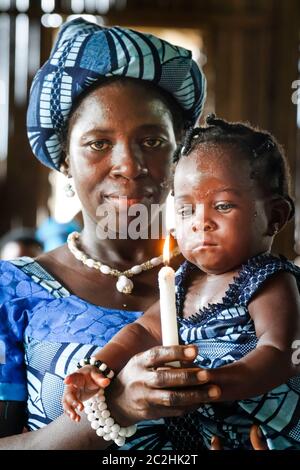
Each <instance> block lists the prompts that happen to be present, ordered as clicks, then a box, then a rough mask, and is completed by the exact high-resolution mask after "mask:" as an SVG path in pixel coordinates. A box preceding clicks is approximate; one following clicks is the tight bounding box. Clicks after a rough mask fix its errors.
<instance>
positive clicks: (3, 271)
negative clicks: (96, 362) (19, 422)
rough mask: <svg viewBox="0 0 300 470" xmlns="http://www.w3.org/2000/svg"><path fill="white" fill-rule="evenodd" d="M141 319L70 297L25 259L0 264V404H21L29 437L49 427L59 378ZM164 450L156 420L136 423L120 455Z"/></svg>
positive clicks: (55, 413) (57, 411) (58, 410)
mask: <svg viewBox="0 0 300 470" xmlns="http://www.w3.org/2000/svg"><path fill="white" fill-rule="evenodd" d="M108 295H109V294H108ZM141 315H142V312H132V311H125V310H116V309H109V308H104V307H99V306H96V305H93V304H91V303H89V302H86V301H84V300H83V299H80V298H78V297H76V296H75V295H72V294H71V293H70V292H69V291H68V290H66V289H65V288H64V287H63V286H62V285H61V284H60V283H59V282H58V281H57V280H55V279H54V278H53V277H52V276H51V275H50V274H49V273H48V272H47V271H46V270H45V269H44V268H43V267H42V266H40V265H39V264H38V263H37V262H35V261H34V260H33V259H31V258H28V257H24V258H19V259H17V260H14V261H12V262H8V261H1V262H0V400H16V401H27V427H28V429H29V430H31V431H34V430H37V429H40V428H41V427H44V426H46V425H47V424H49V423H51V421H53V420H55V419H56V418H58V417H59V416H60V415H61V414H62V413H63V410H62V406H61V398H62V394H63V389H64V385H63V380H64V378H65V376H66V375H68V374H70V373H71V372H74V371H75V370H76V366H77V362H78V361H79V360H80V359H82V358H83V357H85V356H90V355H92V354H94V353H95V352H96V351H97V350H99V349H101V348H102V347H103V346H104V345H105V344H106V343H107V342H108V341H109V340H110V339H111V338H112V337H113V336H114V335H115V334H116V333H117V332H118V331H119V330H120V329H121V328H123V327H124V326H125V325H127V324H129V323H132V322H134V321H135V320H136V319H137V318H139V317H140V316H141ZM170 448H171V447H170V443H169V441H168V438H167V436H166V425H165V423H164V420H163V419H161V420H156V421H147V422H145V423H140V424H139V426H138V431H137V433H136V434H135V435H134V436H132V438H130V439H127V442H126V444H125V446H124V447H123V448H122V450H123V449H154V450H161V449H170Z"/></svg>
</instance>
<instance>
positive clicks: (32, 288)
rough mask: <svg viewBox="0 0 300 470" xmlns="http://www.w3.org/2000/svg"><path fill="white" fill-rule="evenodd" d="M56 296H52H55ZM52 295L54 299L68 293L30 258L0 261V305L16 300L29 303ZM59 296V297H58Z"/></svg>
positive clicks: (35, 260)
mask: <svg viewBox="0 0 300 470" xmlns="http://www.w3.org/2000/svg"><path fill="white" fill-rule="evenodd" d="M56 293H57V295H54V294H56ZM49 294H52V295H53V296H54V297H58V296H59V297H62V296H67V295H69V293H68V291H67V290H66V289H64V288H63V286H61V284H60V283H59V282H58V281H57V280H56V279H55V278H54V277H53V276H52V275H51V274H50V273H49V272H48V271H47V270H46V269H44V268H43V266H42V265H40V264H39V262H38V261H37V259H33V258H30V257H21V258H16V259H14V260H10V261H0V303H1V304H3V303H5V302H7V301H10V300H12V299H13V300H14V301H16V300H17V299H20V300H25V299H26V301H27V302H29V301H30V300H32V299H33V300H34V299H37V298H41V297H42V298H44V297H47V296H49ZM58 294H59V295H58Z"/></svg>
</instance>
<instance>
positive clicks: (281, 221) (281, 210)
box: [267, 197, 291, 237]
mask: <svg viewBox="0 0 300 470" xmlns="http://www.w3.org/2000/svg"><path fill="white" fill-rule="evenodd" d="M268 212H269V222H268V230H267V235H269V236H271V237H272V236H274V235H276V234H277V233H278V232H280V230H282V229H283V228H284V226H285V225H286V224H287V222H288V220H289V216H290V213H291V206H290V203H289V202H288V201H287V200H286V199H284V198H280V197H278V198H276V199H273V200H271V202H270V207H269V211H268Z"/></svg>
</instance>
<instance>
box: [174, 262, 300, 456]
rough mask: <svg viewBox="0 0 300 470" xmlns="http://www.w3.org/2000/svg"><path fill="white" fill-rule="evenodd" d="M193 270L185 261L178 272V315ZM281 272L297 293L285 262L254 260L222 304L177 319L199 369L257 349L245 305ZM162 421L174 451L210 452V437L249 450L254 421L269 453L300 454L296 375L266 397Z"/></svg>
mask: <svg viewBox="0 0 300 470" xmlns="http://www.w3.org/2000/svg"><path fill="white" fill-rule="evenodd" d="M196 269H197V268H196V267H195V266H194V265H192V264H191V263H189V262H187V261H186V262H184V263H183V265H182V266H181V267H180V268H179V270H178V272H177V276H176V284H177V309H178V315H180V312H182V311H183V303H184V299H185V295H186V292H187V289H188V286H189V275H190V274H191V273H192V272H193V271H194V270H196ZM280 271H285V272H289V273H291V274H293V275H294V276H295V277H296V280H297V284H298V287H299V289H300V269H299V268H298V267H296V266H295V265H294V264H293V263H291V262H289V261H287V260H286V259H285V258H284V257H275V256H273V255H271V254H263V255H258V256H256V257H253V258H252V259H250V260H249V261H248V263H246V264H245V265H244V266H243V267H242V268H241V271H240V272H239V275H238V276H237V278H235V279H234V281H233V283H232V284H231V285H230V286H229V288H228V290H227V292H226V294H225V296H224V298H223V299H222V302H220V303H216V304H210V305H209V306H208V307H207V308H204V309H202V310H201V311H200V312H197V313H196V314H195V315H193V316H192V317H189V318H188V319H182V318H179V325H180V337H181V339H182V341H183V342H184V344H196V345H197V346H198V349H199V352H198V356H197V358H196V361H195V363H196V364H197V365H198V366H200V367H204V368H208V369H210V368H211V369H213V368H217V367H220V366H224V365H226V364H230V363H232V362H235V361H238V360H239V359H241V358H242V357H244V356H245V355H246V354H248V353H249V352H250V351H252V350H253V349H255V347H256V344H257V338H256V334H255V329H254V323H253V321H252V319H251V317H250V315H249V312H248V305H249V303H250V301H251V299H252V297H253V296H254V294H255V293H257V291H258V290H259V289H260V287H261V286H262V285H263V283H264V282H265V281H266V280H267V279H269V278H270V277H271V276H273V275H274V274H276V273H278V272H280ZM166 422H167V424H168V435H169V438H170V440H171V442H172V444H173V447H174V448H175V449H177V450H180V451H193V452H194V451H196V450H200V449H203V448H209V447H210V441H211V438H212V436H213V435H218V436H220V437H221V439H222V442H223V445H224V448H225V449H236V448H246V449H247V448H251V444H250V441H249V429H250V426H251V424H253V422H255V423H258V424H260V427H261V429H262V431H263V434H264V436H265V437H266V439H267V444H268V447H269V449H300V376H296V377H293V378H292V379H290V380H288V382H287V383H285V384H283V385H281V386H279V387H277V388H275V389H273V390H271V391H270V392H268V393H266V394H264V395H261V396H258V397H255V398H252V399H247V400H241V401H236V402H226V403H215V404H204V405H203V406H201V407H200V408H199V409H198V410H197V411H195V412H193V413H191V414H189V415H186V416H185V417H183V418H172V419H166Z"/></svg>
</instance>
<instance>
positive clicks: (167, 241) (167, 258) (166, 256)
mask: <svg viewBox="0 0 300 470" xmlns="http://www.w3.org/2000/svg"><path fill="white" fill-rule="evenodd" d="M163 260H164V263H165V265H168V264H169V262H170V234H168V235H167V236H166V239H165V244H164V250H163Z"/></svg>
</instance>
